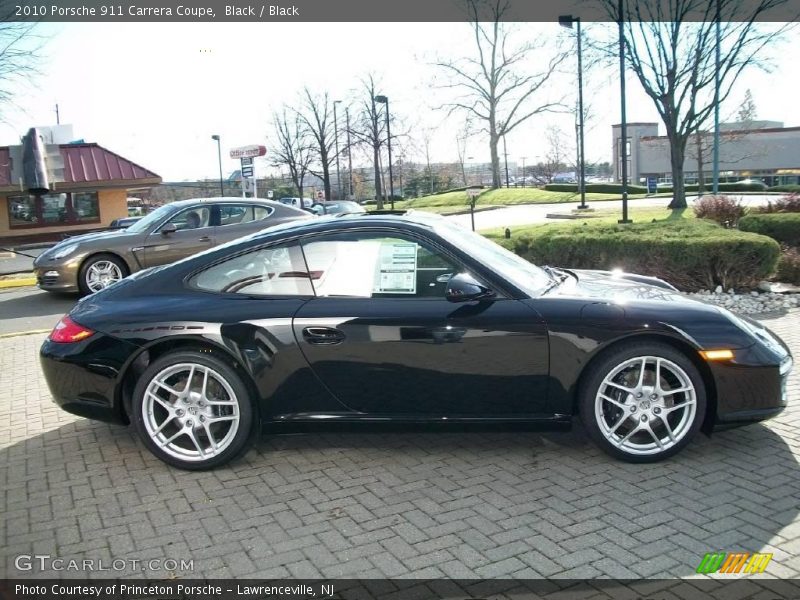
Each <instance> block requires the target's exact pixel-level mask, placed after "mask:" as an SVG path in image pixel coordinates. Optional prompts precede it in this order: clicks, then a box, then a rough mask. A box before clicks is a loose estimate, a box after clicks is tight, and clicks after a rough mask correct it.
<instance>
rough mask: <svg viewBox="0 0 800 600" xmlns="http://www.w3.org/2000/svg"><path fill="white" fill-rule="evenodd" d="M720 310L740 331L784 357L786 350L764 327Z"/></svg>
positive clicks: (726, 310)
mask: <svg viewBox="0 0 800 600" xmlns="http://www.w3.org/2000/svg"><path fill="white" fill-rule="evenodd" d="M722 310H724V311H725V314H726V315H727V317H728V318H729V319H730V320H731V321H733V322H734V323H735V324H736V325H738V326H739V328H740V329H742V330H744V331H746V332H747V333H749V334H750V335H751V336H752V337H753V338H754V339H755V340H756V341H757V342H761V343H762V344H763V345H764V346H766V347H767V348H769V349H770V350H771V351H773V352H775V353H776V354H778V356H785V355H786V350H785V349H784V347H783V345H782V344H781V343H780V342H779V341H778V340H777V339H775V336H774V335H772V333H771V332H770V331H769V330H768V329H767V328H766V327H763V326H761V325H760V324H757V323H752V322H750V321H749V320H745V319H743V318H741V317H739V316H737V315H735V314H734V313H732V312H731V311H729V310H728V309H725V308H723V309H722Z"/></svg>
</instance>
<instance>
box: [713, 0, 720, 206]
mask: <svg viewBox="0 0 800 600" xmlns="http://www.w3.org/2000/svg"><path fill="white" fill-rule="evenodd" d="M720 17H721V15H720V0H717V14H716V23H715V29H716V38H717V39H716V49H715V52H714V62H715V68H714V158H713V162H714V165H713V171H714V175H713V178H714V179H713V185H712V189H713V193H714V195H715V196H716V195H717V194H719V85H720V82H719V63H720V59H721V57H720V44H721V41H722V31H721V25H720Z"/></svg>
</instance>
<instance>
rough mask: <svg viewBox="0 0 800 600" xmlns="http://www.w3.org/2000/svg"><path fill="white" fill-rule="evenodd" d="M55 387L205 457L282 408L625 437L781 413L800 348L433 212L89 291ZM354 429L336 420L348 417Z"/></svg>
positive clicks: (202, 258)
mask: <svg viewBox="0 0 800 600" xmlns="http://www.w3.org/2000/svg"><path fill="white" fill-rule="evenodd" d="M41 361H42V367H43V369H44V373H45V377H46V379H47V382H48V385H49V386H50V390H51V391H52V393H53V397H54V400H55V402H56V403H58V404H59V405H60V406H61V407H62V408H64V409H65V410H67V411H69V412H72V413H74V414H77V415H81V416H85V417H89V418H94V419H100V420H105V421H111V422H116V423H122V424H126V423H132V424H133V425H134V427H135V428H136V430H137V432H138V433H139V435H140V436H141V438H142V439H143V441H144V443H145V444H146V445H147V447H148V448H149V449H150V450H151V451H152V452H153V453H154V454H155V455H156V456H158V457H159V458H160V459H162V460H164V461H165V462H167V463H169V464H172V465H175V466H177V467H182V468H186V469H206V468H212V467H215V466H218V465H221V464H223V463H226V462H227V461H229V460H231V459H232V458H234V457H236V456H237V455H239V454H241V453H242V452H243V451H244V450H245V449H246V448H247V446H248V444H249V442H250V441H251V440H252V439H253V437H254V436H255V435H257V434H258V433H259V432H260V431H261V430H262V428H263V427H264V426H267V425H269V428H270V429H271V430H273V431H274V430H278V431H280V430H281V428H284V429H290V428H292V427H295V426H297V425H298V424H306V425H307V424H309V423H330V424H333V423H337V422H370V421H373V422H374V421H395V422H410V423H431V422H437V423H441V422H443V421H446V422H448V423H464V422H492V423H504V422H506V423H512V422H516V423H519V422H526V423H536V424H543V425H547V426H554V427H559V426H561V427H563V426H568V425H569V424H570V422H571V420H572V419H573V418H574V417H576V416H580V417H581V419H582V421H583V422H584V424H585V426H586V429H587V431H588V434H589V435H590V436H591V437H592V439H593V440H594V441H595V442H597V443H598V444H599V445H600V446H601V447H602V448H603V449H604V450H605V451H606V452H608V453H609V454H611V455H613V456H615V457H618V458H621V459H624V460H629V461H633V462H650V461H655V460H659V459H663V458H666V457H668V456H671V455H673V454H675V453H677V452H678V451H679V450H681V449H682V448H683V447H684V446H685V445H686V444H687V443H688V442H689V441H690V440H691V438H692V437H693V436H694V435H695V434H696V433H697V431H698V430H703V431H705V432H710V431H711V430H712V429H714V428H715V427H727V426H733V425H741V424H745V423H749V422H754V421H759V420H763V419H767V418H769V417H772V416H774V415H776V414H778V413H779V412H780V411H782V410H783V409H784V407H785V406H786V403H787V396H786V379H787V377H788V374H789V371H790V370H791V368H792V358H791V356H790V354H789V351H788V348H787V347H786V345H785V344H784V343H783V342H782V341H781V340H780V339H778V338H777V337H776V336H775V335H773V334H772V333H771V332H770V331H769V330H767V329H765V328H764V327H762V326H761V325H759V324H758V323H756V322H754V321H750V320H747V319H744V318H741V317H738V316H736V315H734V314H732V313H731V312H729V311H727V310H726V309H724V308H719V307H715V306H712V305H708V304H704V303H701V302H698V301H694V300H690V299H688V298H686V297H684V296H682V295H680V294H678V293H677V292H676V291H675V289H674V288H673V287H672V286H670V285H669V284H667V283H665V282H663V281H660V280H658V279H654V278H649V277H643V276H638V275H631V274H614V273H609V272H598V271H573V270H561V269H555V268H551V267H538V266H535V265H533V264H531V263H529V262H527V261H525V260H523V259H522V258H520V257H518V256H516V255H514V254H513V253H511V252H508V251H507V250H505V249H503V248H501V247H500V246H498V245H496V244H494V243H493V242H491V241H489V240H487V239H486V238H484V237H482V236H480V235H476V234H474V233H472V232H470V231H467V230H465V229H462V228H460V227H458V226H456V225H454V224H451V223H448V222H447V221H446V220H445V219H443V218H437V217H434V216H432V215H430V216H425V215H416V214H415V215H413V216H412V217H398V216H392V215H369V214H367V215H349V216H342V217H330V218H321V219H312V220H309V221H306V222H301V223H291V224H286V225H280V226H278V227H275V228H272V229H270V230H268V231H265V232H262V233H258V234H255V235H251V236H248V237H246V238H242V239H239V240H236V241H234V242H231V243H229V244H227V245H224V246H221V247H219V248H215V249H212V250H209V251H207V252H204V253H202V254H199V255H195V256H192V257H190V258H188V259H185V260H182V261H180V262H178V263H175V264H173V265H171V266H167V267H156V268H154V269H150V270H147V271H142V272H140V273H136V274H134V275H132V276H131V277H128V278H126V279H124V280H122V281H120V282H118V283H116V284H114V285H112V286H110V287H108V288H106V289H104V290H102V291H100V292H98V293H96V294H93V295H91V296H88V297H86V298H84V299H83V300H82V301H81V302H80V303H79V304H78V305H77V306H76V307H75V308H74V309H73V310H72V312H71V313H70V314H69V315H68V316H66V317H64V318H63V319H62V320H61V321H60V322H59V324H58V325H57V326H56V328H55V329H54V330H53V332H52V333H51V335H50V337H49V338H48V340H47V341H46V342H45V343H44V345H43V346H42V349H41ZM333 426H335V425H333Z"/></svg>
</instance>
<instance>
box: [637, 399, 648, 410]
mask: <svg viewBox="0 0 800 600" xmlns="http://www.w3.org/2000/svg"><path fill="white" fill-rule="evenodd" d="M639 408H641V409H642V410H647V409H649V408H650V401H649V400H643V401H642V402H640V403H639Z"/></svg>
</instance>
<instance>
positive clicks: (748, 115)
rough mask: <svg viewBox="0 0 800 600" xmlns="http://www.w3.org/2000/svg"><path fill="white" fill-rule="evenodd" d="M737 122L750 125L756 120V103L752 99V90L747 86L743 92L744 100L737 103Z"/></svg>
mask: <svg viewBox="0 0 800 600" xmlns="http://www.w3.org/2000/svg"><path fill="white" fill-rule="evenodd" d="M737 116H738V118H739V122H740V123H743V124H744V125H746V126H749V125H752V123H753V121H755V120H756V103H755V101H754V100H753V92H751V91H750V89H749V88H748V89H747V91H746V92H745V93H744V100H742V103H741V105H739V112H738V113H737Z"/></svg>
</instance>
